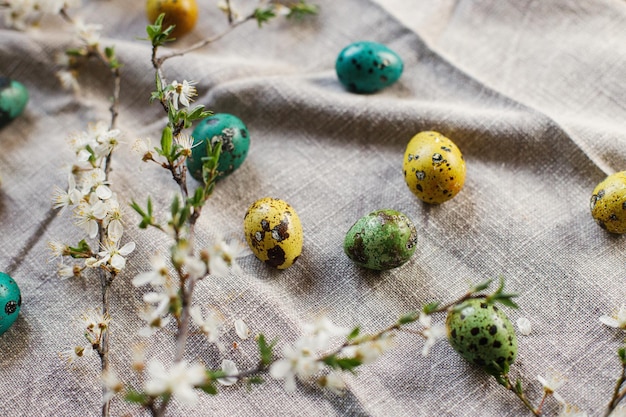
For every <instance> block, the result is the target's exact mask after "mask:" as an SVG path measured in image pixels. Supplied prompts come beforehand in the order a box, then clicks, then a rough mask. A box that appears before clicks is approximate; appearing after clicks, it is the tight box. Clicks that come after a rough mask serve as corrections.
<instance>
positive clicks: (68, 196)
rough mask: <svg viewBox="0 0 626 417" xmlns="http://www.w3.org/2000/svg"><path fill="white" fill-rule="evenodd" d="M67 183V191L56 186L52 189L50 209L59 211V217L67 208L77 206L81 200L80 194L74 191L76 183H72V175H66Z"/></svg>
mask: <svg viewBox="0 0 626 417" xmlns="http://www.w3.org/2000/svg"><path fill="white" fill-rule="evenodd" d="M67 183H68V187H67V191H65V190H63V189H61V188H59V187H57V186H55V189H54V194H53V197H52V199H53V201H52V202H53V205H52V207H53V208H55V209H58V208H60V209H61V211H59V215H61V214H62V213H63V212H64V211H65V209H66V208H67V207H69V206H73V205H76V204H78V203H79V202H80V201H81V199H82V194H81V193H80V191H78V190H77V189H76V182H75V181H74V176H73V175H72V174H69V175H68V178H67Z"/></svg>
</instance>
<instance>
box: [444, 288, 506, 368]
mask: <svg viewBox="0 0 626 417" xmlns="http://www.w3.org/2000/svg"><path fill="white" fill-rule="evenodd" d="M446 329H447V332H448V341H449V342H450V344H451V345H452V347H453V348H454V350H456V351H457V352H458V353H459V354H460V355H461V356H462V357H463V358H465V359H466V360H467V361H469V362H471V363H473V364H476V365H478V366H480V367H481V368H483V369H484V370H485V371H486V372H487V373H489V374H491V375H499V374H501V373H502V374H507V373H508V371H509V366H510V365H511V364H512V363H513V362H514V361H515V358H516V357H517V337H516V336H515V330H514V329H513V325H512V324H511V322H510V321H509V319H508V317H507V316H506V315H505V314H504V313H503V312H502V311H501V310H499V309H498V307H496V306H495V305H493V304H490V303H487V302H486V301H485V299H484V298H475V299H470V300H467V301H464V302H463V303H462V304H460V305H459V306H458V307H457V308H455V309H454V310H452V311H450V312H449V313H448V318H447V319H446ZM494 362H495V363H496V364H497V365H498V366H499V367H500V368H501V369H502V371H499V370H498V369H497V367H496V366H494V365H493V363H494Z"/></svg>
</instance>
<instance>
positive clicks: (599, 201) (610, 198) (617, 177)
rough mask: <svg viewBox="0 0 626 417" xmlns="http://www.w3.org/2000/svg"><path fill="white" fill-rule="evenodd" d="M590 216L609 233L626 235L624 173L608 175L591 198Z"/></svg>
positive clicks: (625, 172) (625, 180)
mask: <svg viewBox="0 0 626 417" xmlns="http://www.w3.org/2000/svg"><path fill="white" fill-rule="evenodd" d="M591 215H592V216H593V218H594V219H595V221H596V223H598V224H599V225H600V227H602V228H603V229H606V230H607V231H609V232H611V233H619V234H621V233H626V171H622V172H617V173H615V174H613V175H609V176H608V177H606V178H605V179H604V181H602V182H601V183H600V184H598V185H597V186H596V188H595V189H594V190H593V194H592V196H591Z"/></svg>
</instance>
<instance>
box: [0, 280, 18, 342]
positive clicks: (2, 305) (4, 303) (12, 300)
mask: <svg viewBox="0 0 626 417" xmlns="http://www.w3.org/2000/svg"><path fill="white" fill-rule="evenodd" d="M21 307H22V295H21V293H20V288H19V287H18V286H17V283H16V282H15V280H14V279H13V278H11V277H10V276H9V275H8V274H5V273H4V272H0V335H1V334H3V333H4V332H6V331H7V330H9V327H11V325H12V324H13V323H14V322H15V320H16V319H17V315H18V314H19V312H20V308H21Z"/></svg>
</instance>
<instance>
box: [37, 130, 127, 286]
mask: <svg viewBox="0 0 626 417" xmlns="http://www.w3.org/2000/svg"><path fill="white" fill-rule="evenodd" d="M119 135H120V131H119V130H117V129H113V130H109V129H108V127H107V125H106V123H104V122H98V123H95V124H90V125H89V127H88V131H87V132H80V133H76V134H74V135H73V136H71V137H70V144H71V146H72V149H73V150H74V151H75V153H76V156H77V163H76V165H74V167H73V168H72V172H71V173H70V174H69V177H68V188H67V190H64V189H61V188H59V187H56V188H55V191H54V195H53V207H54V208H56V209H60V210H61V212H63V211H64V210H65V209H66V208H68V207H72V208H73V215H74V219H75V223H76V225H77V226H78V227H80V228H81V229H82V230H83V231H84V232H85V233H86V234H87V236H88V237H89V238H91V239H94V238H95V237H96V236H97V235H98V231H99V230H101V228H102V230H103V232H104V233H105V236H106V239H105V240H104V245H103V247H102V248H101V250H100V251H99V252H97V253H91V254H90V255H91V256H81V258H85V261H84V262H85V263H84V267H87V268H98V267H102V268H105V269H107V270H109V271H111V272H115V273H117V272H119V271H121V270H122V269H124V267H125V266H126V258H125V257H126V256H128V255H129V254H130V253H131V252H132V251H133V250H134V249H135V243H134V242H128V243H126V244H125V245H123V246H121V247H120V244H121V243H120V241H121V239H122V236H123V234H124V225H123V220H122V217H123V215H122V214H123V213H122V209H121V206H120V203H119V201H118V199H117V196H116V194H115V193H114V192H113V191H111V189H110V188H109V183H108V181H107V179H106V173H105V172H104V170H103V169H102V168H101V166H102V165H103V163H104V160H105V159H106V158H107V157H108V156H109V155H110V153H111V152H112V151H113V149H114V148H115V147H116V146H117V144H118V137H119ZM49 246H50V247H51V249H52V251H53V255H54V256H59V255H67V254H68V253H67V251H68V247H67V246H65V245H63V244H59V243H55V242H52V243H50V244H49ZM83 255H84V254H83ZM82 269H84V268H78V269H77V268H76V267H68V266H66V265H64V264H63V263H61V264H60V268H59V275H60V276H61V277H65V278H69V277H71V276H77V275H80V271H82Z"/></svg>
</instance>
